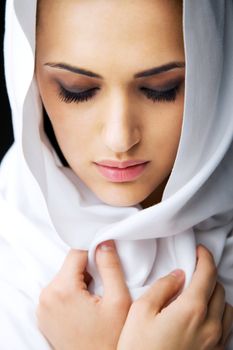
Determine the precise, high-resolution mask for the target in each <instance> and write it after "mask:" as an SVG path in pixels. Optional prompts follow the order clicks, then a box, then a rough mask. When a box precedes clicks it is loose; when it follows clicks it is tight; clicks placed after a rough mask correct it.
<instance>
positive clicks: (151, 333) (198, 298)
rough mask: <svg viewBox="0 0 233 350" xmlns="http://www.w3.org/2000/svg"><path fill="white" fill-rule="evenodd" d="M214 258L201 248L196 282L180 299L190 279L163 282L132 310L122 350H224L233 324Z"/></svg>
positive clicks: (174, 277) (180, 277)
mask: <svg viewBox="0 0 233 350" xmlns="http://www.w3.org/2000/svg"><path fill="white" fill-rule="evenodd" d="M216 279H217V271H216V267H215V265H214V260H213V257H212V255H211V254H210V253H209V252H208V251H207V249H205V248H204V247H202V246H200V247H199V248H198V261H197V266H196V271H195V272H194V275H193V278H192V281H191V283H190V285H189V287H188V288H186V289H185V290H184V291H183V292H182V293H181V294H180V295H179V296H178V297H177V298H176V299H175V300H173V301H171V299H172V298H174V297H175V296H176V295H177V293H178V292H179V291H180V289H181V287H182V285H183V282H184V274H182V272H181V271H180V273H178V274H176V273H175V274H170V275H168V276H167V277H164V278H161V279H160V280H158V281H157V282H156V283H155V284H154V285H153V286H152V287H150V288H149V289H148V290H147V292H146V293H145V294H144V295H143V296H142V297H141V298H139V299H137V300H136V301H135V302H134V303H133V304H132V305H131V308H130V310H129V314H128V317H127V319H126V323H125V326H124V327H123V330H122V333H121V336H120V339H119V343H118V347H117V350H145V349H146V350H177V349H179V350H197V349H198V350H223V349H225V343H226V340H227V337H228V335H229V332H230V328H231V326H232V322H233V308H232V306H230V305H229V304H226V303H225V293H224V289H223V287H222V286H221V285H220V284H219V283H217V282H216Z"/></svg>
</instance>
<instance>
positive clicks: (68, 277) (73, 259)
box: [56, 249, 88, 289]
mask: <svg viewBox="0 0 233 350" xmlns="http://www.w3.org/2000/svg"><path fill="white" fill-rule="evenodd" d="M87 260H88V252H87V251H85V250H78V249H71V250H70V251H69V253H68V254H67V256H66V258H65V260H64V263H63V265H62V267H61V269H60V271H59V272H58V274H57V275H56V280H57V281H58V280H59V282H60V283H62V284H63V285H64V286H66V285H75V286H76V287H78V288H81V289H87V285H86V283H85V276H86V271H85V269H86V266H87Z"/></svg>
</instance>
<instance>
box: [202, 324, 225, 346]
mask: <svg viewBox="0 0 233 350" xmlns="http://www.w3.org/2000/svg"><path fill="white" fill-rule="evenodd" d="M221 337H222V325H221V322H220V321H215V322H211V323H209V324H208V326H207V327H206V329H205V332H204V343H205V347H206V348H207V349H208V348H210V347H213V346H215V345H216V344H218V342H219V340H220V339H221Z"/></svg>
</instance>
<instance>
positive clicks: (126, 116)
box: [102, 96, 141, 153]
mask: <svg viewBox="0 0 233 350" xmlns="http://www.w3.org/2000/svg"><path fill="white" fill-rule="evenodd" d="M129 105H130V103H129V101H127V96H126V97H120V98H119V97H118V98H116V97H115V98H113V99H112V102H111V103H110V107H109V108H107V110H106V111H105V120H104V125H103V135H102V137H103V140H104V143H105V145H106V146H107V147H108V148H109V149H110V150H111V151H113V152H115V153H123V152H127V151H129V150H130V149H131V148H132V147H133V146H134V145H136V144H138V143H139V142H140V140H141V132H140V127H139V125H138V122H137V118H136V115H134V113H133V111H132V108H131V111H130V106H129Z"/></svg>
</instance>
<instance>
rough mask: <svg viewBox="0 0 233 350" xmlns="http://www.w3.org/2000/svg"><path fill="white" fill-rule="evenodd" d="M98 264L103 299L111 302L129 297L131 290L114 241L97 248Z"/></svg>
mask: <svg viewBox="0 0 233 350" xmlns="http://www.w3.org/2000/svg"><path fill="white" fill-rule="evenodd" d="M96 264H97V267H98V271H99V274H100V277H101V279H102V283H103V287H104V296H103V297H104V298H105V299H111V300H119V299H121V298H125V297H129V295H130V294H129V290H128V287H127V284H126V282H125V276H124V272H123V269H122V266H121V262H120V259H119V256H118V254H117V251H116V247H115V244H114V241H106V242H103V243H101V244H100V245H99V246H98V247H97V250H96ZM129 298H130V297H129Z"/></svg>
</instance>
